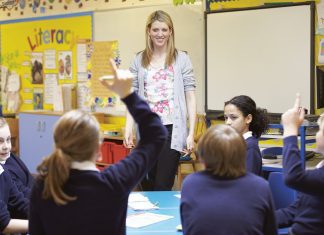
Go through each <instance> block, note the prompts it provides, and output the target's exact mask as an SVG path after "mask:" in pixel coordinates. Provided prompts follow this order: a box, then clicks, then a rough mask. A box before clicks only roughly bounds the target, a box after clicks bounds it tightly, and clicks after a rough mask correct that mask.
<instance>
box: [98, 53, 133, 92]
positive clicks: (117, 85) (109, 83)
mask: <svg viewBox="0 0 324 235" xmlns="http://www.w3.org/2000/svg"><path fill="white" fill-rule="evenodd" d="M110 64H111V66H112V68H113V73H114V76H113V78H112V79H110V80H105V79H100V81H101V84H102V85H104V86H105V87H107V88H108V89H109V90H111V91H113V92H115V93H116V94H118V95H119V96H120V98H125V97H126V96H128V95H129V94H131V93H132V79H133V75H132V74H131V72H129V70H120V69H117V66H116V63H115V61H114V60H113V59H110Z"/></svg>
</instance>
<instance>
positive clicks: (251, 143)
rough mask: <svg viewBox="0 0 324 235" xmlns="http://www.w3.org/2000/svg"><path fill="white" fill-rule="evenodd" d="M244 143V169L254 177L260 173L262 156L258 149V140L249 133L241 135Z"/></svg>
mask: <svg viewBox="0 0 324 235" xmlns="http://www.w3.org/2000/svg"><path fill="white" fill-rule="evenodd" d="M243 137H244V139H245V142H246V153H247V154H246V169H247V171H249V172H252V173H254V174H256V175H261V173H262V156H261V152H260V148H259V140H258V139H257V138H256V137H254V136H252V132H251V131H249V132H247V133H244V134H243Z"/></svg>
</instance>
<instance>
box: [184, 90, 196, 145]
mask: <svg viewBox="0 0 324 235" xmlns="http://www.w3.org/2000/svg"><path fill="white" fill-rule="evenodd" d="M185 95H186V104H187V112H188V119H189V133H188V137H187V150H189V151H192V150H193V148H194V133H195V123H196V112H197V110H196V95H195V91H194V90H190V91H186V92H185Z"/></svg>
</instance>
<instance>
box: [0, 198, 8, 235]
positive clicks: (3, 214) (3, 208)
mask: <svg viewBox="0 0 324 235" xmlns="http://www.w3.org/2000/svg"><path fill="white" fill-rule="evenodd" d="M9 222H10V214H9V211H8V210H7V205H6V203H4V202H3V201H1V200H0V235H2V234H3V233H2V231H3V230H4V229H5V228H6V227H7V226H8V224H9Z"/></svg>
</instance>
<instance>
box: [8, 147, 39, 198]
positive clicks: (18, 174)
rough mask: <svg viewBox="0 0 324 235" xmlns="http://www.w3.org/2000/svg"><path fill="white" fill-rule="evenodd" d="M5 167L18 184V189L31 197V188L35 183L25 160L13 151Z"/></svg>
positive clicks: (27, 196)
mask: <svg viewBox="0 0 324 235" xmlns="http://www.w3.org/2000/svg"><path fill="white" fill-rule="evenodd" d="M4 169H5V170H6V171H7V172H8V173H9V174H10V175H11V178H12V180H13V182H14V183H15V184H16V186H17V188H18V190H19V191H20V192H22V193H23V194H24V196H25V197H26V198H28V199H29V198H30V192H31V188H32V186H33V184H34V178H33V176H32V175H31V174H30V172H29V170H28V168H27V167H26V165H25V164H24V162H23V161H22V160H21V159H20V158H19V157H16V156H15V155H14V154H12V153H11V154H10V157H9V158H8V159H7V160H6V163H5V164H4Z"/></svg>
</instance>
